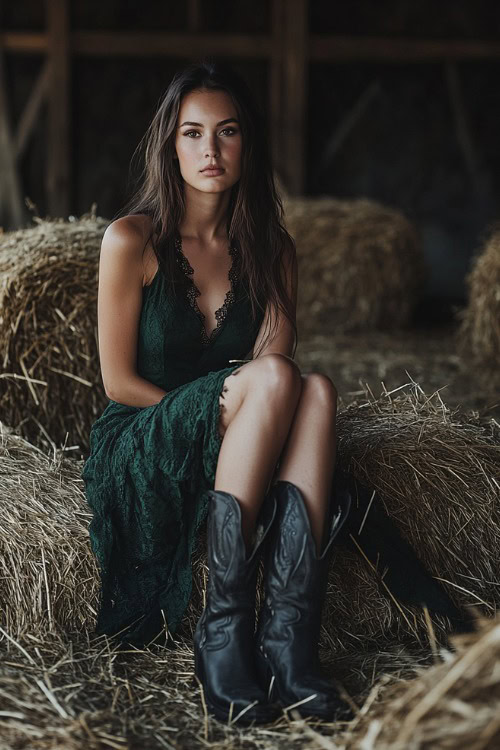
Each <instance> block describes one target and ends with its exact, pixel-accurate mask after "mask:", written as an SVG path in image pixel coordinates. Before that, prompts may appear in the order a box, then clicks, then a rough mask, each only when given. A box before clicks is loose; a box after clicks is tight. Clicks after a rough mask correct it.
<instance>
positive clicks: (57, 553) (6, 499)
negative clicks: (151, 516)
mask: <svg viewBox="0 0 500 750" xmlns="http://www.w3.org/2000/svg"><path fill="white" fill-rule="evenodd" d="M80 472H81V462H78V461H75V460H72V459H69V458H65V457H64V453H63V452H62V451H58V452H56V453H55V454H54V455H52V456H50V455H48V454H45V453H44V452H43V451H42V450H40V449H39V448H37V447H36V446H34V445H32V444H31V443H29V442H28V441H26V440H25V439H24V438H22V437H21V436H19V435H16V434H15V433H14V432H13V431H11V430H10V429H8V428H6V427H5V426H4V425H3V424H2V422H0V476H1V482H0V528H1V530H2V533H1V534H0V602H2V607H1V619H2V621H3V623H4V625H6V626H8V627H9V630H10V632H11V634H12V635H13V636H14V637H18V636H20V635H21V634H22V633H24V632H40V631H42V632H44V631H47V630H50V631H53V632H66V631H75V632H82V631H85V630H87V629H91V628H92V627H93V626H94V623H95V615H96V610H97V601H98V596H99V572H98V569H97V564H96V561H95V559H94V557H93V555H92V553H91V548H90V541H89V534H88V524H89V523H90V520H91V517H92V514H91V512H90V510H89V508H88V505H87V503H86V500H85V494H84V487H83V481H82V479H81V476H80Z"/></svg>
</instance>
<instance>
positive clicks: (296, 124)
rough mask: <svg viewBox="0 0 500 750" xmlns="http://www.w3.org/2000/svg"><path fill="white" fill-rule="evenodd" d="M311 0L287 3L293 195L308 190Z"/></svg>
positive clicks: (286, 107)
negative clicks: (306, 162)
mask: <svg viewBox="0 0 500 750" xmlns="http://www.w3.org/2000/svg"><path fill="white" fill-rule="evenodd" d="M307 6H308V2H307V0H288V1H287V2H286V5H285V14H284V16H285V23H284V39H283V42H284V45H283V87H282V89H283V103H282V111H283V125H282V128H281V134H282V138H283V147H284V148H283V158H284V164H283V170H284V174H285V175H286V177H285V181H286V186H287V189H288V191H289V192H290V194H291V195H300V194H303V193H304V191H305V177H306V175H305V156H306V155H305V128H306V107H307V75H308V64H309V59H308V58H309V50H308V37H309V29H308V12H307V11H308V7H307Z"/></svg>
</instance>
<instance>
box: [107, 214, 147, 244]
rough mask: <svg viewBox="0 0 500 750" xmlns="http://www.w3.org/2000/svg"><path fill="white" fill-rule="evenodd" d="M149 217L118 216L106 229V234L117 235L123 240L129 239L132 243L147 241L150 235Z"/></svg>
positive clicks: (137, 215)
mask: <svg viewBox="0 0 500 750" xmlns="http://www.w3.org/2000/svg"><path fill="white" fill-rule="evenodd" d="M151 227H152V221H151V217H150V216H147V215H146V214H129V215H128V216H120V218H119V219H115V220H114V221H112V222H111V223H110V224H109V225H108V227H107V228H106V232H108V233H111V234H117V235H120V236H122V237H124V238H126V237H128V236H129V237H130V239H132V240H133V241H137V240H138V239H143V240H144V242H146V240H147V239H148V237H149V235H150V233H151Z"/></svg>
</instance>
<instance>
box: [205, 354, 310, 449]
mask: <svg viewBox="0 0 500 750" xmlns="http://www.w3.org/2000/svg"><path fill="white" fill-rule="evenodd" d="M299 381H300V382H301V377H300V369H299V367H298V365H297V363H296V362H295V361H294V360H292V359H290V358H289V357H285V356H284V355H282V354H263V355H262V356H261V357H257V359H253V360H251V361H250V362H246V363H245V364H244V365H242V366H241V367H238V368H237V369H236V370H233V372H232V373H231V375H228V377H227V378H226V379H225V380H224V387H223V389H222V392H221V394H220V396H219V404H220V407H221V409H220V419H219V433H220V434H221V435H224V433H225V431H226V429H227V428H228V426H229V425H230V423H231V421H232V419H233V418H234V417H235V415H236V414H237V412H238V410H239V408H240V406H241V405H242V403H243V401H244V399H245V398H246V396H247V395H248V394H249V393H250V392H251V390H252V389H256V388H258V389H259V391H260V392H262V391H264V392H270V391H271V390H272V389H273V388H276V384H277V383H278V382H279V387H280V390H281V391H282V392H288V391H287V386H288V387H292V388H293V387H297V386H296V384H297V383H298V382H299ZM299 387H300V386H299Z"/></svg>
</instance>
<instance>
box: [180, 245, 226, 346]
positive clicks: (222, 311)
mask: <svg viewBox="0 0 500 750" xmlns="http://www.w3.org/2000/svg"><path fill="white" fill-rule="evenodd" d="M175 246H176V249H177V258H178V260H179V264H180V266H181V269H182V270H183V272H184V273H185V275H186V277H187V280H188V282H190V283H189V286H188V289H187V297H188V302H189V306H190V307H191V309H192V310H193V311H194V313H195V314H196V315H197V317H198V319H199V321H200V324H201V325H200V329H201V342H202V345H203V346H204V347H205V348H207V347H208V346H210V344H212V342H213V341H215V339H216V338H217V336H218V334H219V332H220V330H221V328H222V324H223V322H224V320H225V319H226V317H227V314H228V311H229V309H230V307H231V305H232V304H233V303H234V301H235V285H236V281H237V279H238V269H237V259H238V258H239V256H238V250H237V247H236V246H235V245H234V244H233V245H230V247H229V255H230V257H231V259H232V261H231V268H230V269H229V272H228V280H229V283H230V287H229V289H228V291H227V292H226V296H225V298H224V302H223V303H222V305H221V306H220V307H219V308H218V309H217V310H216V311H215V312H214V316H215V319H216V321H217V324H216V326H215V328H214V329H213V330H212V331H211V333H210V334H208V333H207V331H206V328H205V317H206V316H205V315H204V313H203V312H202V311H201V310H200V308H199V306H198V302H197V300H196V298H197V297H200V296H201V292H200V290H199V289H198V287H197V286H196V284H195V283H194V268H193V267H192V266H191V264H190V262H189V261H188V259H187V257H186V256H185V255H184V252H183V250H182V238H181V237H180V236H177V237H176V240H175Z"/></svg>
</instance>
